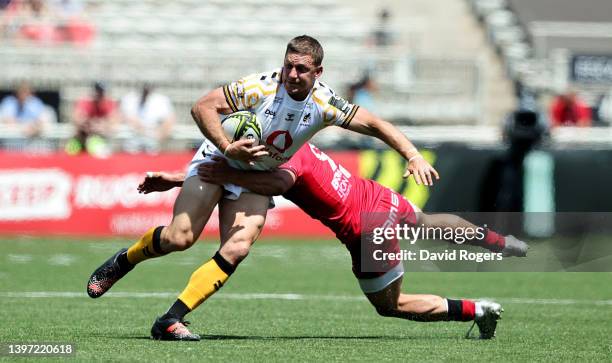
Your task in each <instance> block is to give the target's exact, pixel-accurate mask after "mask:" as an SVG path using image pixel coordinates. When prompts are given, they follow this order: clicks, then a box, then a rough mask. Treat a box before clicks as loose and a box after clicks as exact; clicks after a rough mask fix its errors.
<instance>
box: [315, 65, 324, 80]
mask: <svg viewBox="0 0 612 363" xmlns="http://www.w3.org/2000/svg"><path fill="white" fill-rule="evenodd" d="M322 74H323V66H318V67H317V68H315V73H314V75H315V78H319V77H321V75H322Z"/></svg>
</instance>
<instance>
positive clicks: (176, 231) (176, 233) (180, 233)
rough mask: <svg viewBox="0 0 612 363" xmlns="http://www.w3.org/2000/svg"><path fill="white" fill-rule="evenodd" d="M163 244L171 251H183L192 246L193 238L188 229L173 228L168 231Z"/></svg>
mask: <svg viewBox="0 0 612 363" xmlns="http://www.w3.org/2000/svg"><path fill="white" fill-rule="evenodd" d="M165 242H166V243H167V244H168V246H169V247H170V249H171V250H173V251H184V250H186V249H188V248H189V247H191V246H193V244H194V243H195V238H194V236H193V232H192V231H191V229H189V228H173V229H170V230H169V231H168V233H167V235H166V238H165Z"/></svg>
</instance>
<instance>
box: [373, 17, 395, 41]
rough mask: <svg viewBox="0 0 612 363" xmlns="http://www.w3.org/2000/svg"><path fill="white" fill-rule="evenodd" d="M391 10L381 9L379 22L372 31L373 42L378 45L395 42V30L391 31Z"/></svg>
mask: <svg viewBox="0 0 612 363" xmlns="http://www.w3.org/2000/svg"><path fill="white" fill-rule="evenodd" d="M390 20H391V11H389V9H385V8H383V9H381V10H380V11H379V13H378V23H377V24H376V26H375V28H374V30H373V31H372V43H374V46H376V47H388V46H390V45H392V44H393V38H394V36H393V31H391V25H390V24H389V22H390Z"/></svg>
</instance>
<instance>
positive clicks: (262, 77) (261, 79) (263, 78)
mask: <svg viewBox="0 0 612 363" xmlns="http://www.w3.org/2000/svg"><path fill="white" fill-rule="evenodd" d="M266 77H267V76H261V78H260V79H259V80H260V81H263V80H265V79H266Z"/></svg>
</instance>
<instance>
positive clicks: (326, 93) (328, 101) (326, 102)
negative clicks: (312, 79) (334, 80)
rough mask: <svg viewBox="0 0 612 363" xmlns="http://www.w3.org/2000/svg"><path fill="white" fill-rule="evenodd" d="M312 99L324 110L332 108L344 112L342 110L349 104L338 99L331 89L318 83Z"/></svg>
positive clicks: (340, 98)
mask: <svg viewBox="0 0 612 363" xmlns="http://www.w3.org/2000/svg"><path fill="white" fill-rule="evenodd" d="M312 98H313V100H314V102H315V103H316V104H318V105H319V106H320V107H321V108H322V109H324V110H325V109H328V108H330V107H334V108H337V109H338V110H340V111H343V112H344V109H345V108H346V107H347V106H348V104H349V102H348V101H346V100H345V99H343V98H342V97H340V96H339V95H338V94H337V93H336V92H335V91H334V90H333V89H332V88H331V87H329V86H328V85H327V84H325V83H323V82H320V81H318V82H317V84H316V85H315V89H314V91H313V93H312Z"/></svg>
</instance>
